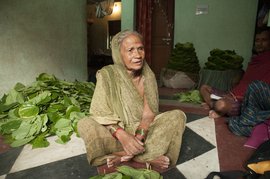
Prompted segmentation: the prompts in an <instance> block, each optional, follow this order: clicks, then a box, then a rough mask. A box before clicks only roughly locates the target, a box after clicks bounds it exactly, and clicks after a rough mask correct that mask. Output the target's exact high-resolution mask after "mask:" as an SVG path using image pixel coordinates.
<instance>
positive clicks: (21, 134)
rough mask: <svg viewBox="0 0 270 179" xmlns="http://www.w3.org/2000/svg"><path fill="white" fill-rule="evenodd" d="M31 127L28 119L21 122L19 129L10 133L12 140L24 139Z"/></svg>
mask: <svg viewBox="0 0 270 179" xmlns="http://www.w3.org/2000/svg"><path fill="white" fill-rule="evenodd" d="M31 127H32V125H31V124H30V120H29V119H28V120H23V121H22V123H21V125H20V127H19V128H18V129H17V130H15V131H14V132H13V133H12V137H13V139H15V140H20V139H24V138H26V136H27V135H28V133H29V132H30V129H31Z"/></svg>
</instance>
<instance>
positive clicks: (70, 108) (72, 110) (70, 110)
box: [66, 105, 81, 119]
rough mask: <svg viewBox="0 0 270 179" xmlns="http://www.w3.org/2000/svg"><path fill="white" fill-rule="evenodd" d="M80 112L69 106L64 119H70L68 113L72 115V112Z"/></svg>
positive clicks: (77, 108)
mask: <svg viewBox="0 0 270 179" xmlns="http://www.w3.org/2000/svg"><path fill="white" fill-rule="evenodd" d="M80 111H81V110H80V108H79V107H78V106H73V105H71V106H69V107H68V108H67V110H66V118H68V119H69V118H70V113H72V112H80Z"/></svg>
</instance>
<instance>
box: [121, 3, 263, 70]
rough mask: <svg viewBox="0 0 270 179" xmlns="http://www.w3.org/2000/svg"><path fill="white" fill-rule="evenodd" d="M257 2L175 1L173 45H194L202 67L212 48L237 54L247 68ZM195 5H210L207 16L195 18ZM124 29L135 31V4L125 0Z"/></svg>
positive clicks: (196, 16) (123, 12)
mask: <svg viewBox="0 0 270 179" xmlns="http://www.w3.org/2000/svg"><path fill="white" fill-rule="evenodd" d="M257 3H258V1H256V0H175V24H174V27H175V28H174V43H175V44H176V43H177V42H181V43H184V42H192V43H193V44H194V46H195V48H196V52H197V56H198V58H199V60H200V65H201V66H202V67H203V66H204V63H205V62H206V61H207V57H208V56H209V52H210V50H212V49H213V48H220V49H224V50H225V49H231V50H235V51H236V52H237V53H238V54H239V55H241V56H243V57H244V59H245V61H244V63H243V64H244V68H246V65H247V63H248V62H249V60H250V57H251V49H252V45H253V36H254V27H255V21H256V13H257ZM196 5H208V14H205V15H195V11H196ZM122 7H123V11H122V29H126V28H130V29H132V28H134V24H135V23H134V19H133V17H131V15H133V13H134V11H133V8H134V1H133V0H132V1H129V0H122Z"/></svg>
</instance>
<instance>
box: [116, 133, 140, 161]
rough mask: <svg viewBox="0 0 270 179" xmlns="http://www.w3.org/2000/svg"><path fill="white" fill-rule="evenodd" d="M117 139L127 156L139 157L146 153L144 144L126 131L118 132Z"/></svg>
mask: <svg viewBox="0 0 270 179" xmlns="http://www.w3.org/2000/svg"><path fill="white" fill-rule="evenodd" d="M116 137H117V139H118V140H119V142H120V143H121V144H122V146H123V148H124V150H125V152H126V153H127V155H133V156H134V155H138V154H140V153H143V152H144V151H145V149H144V146H143V145H144V144H143V142H141V141H140V140H139V139H137V138H136V137H135V136H133V135H130V134H129V133H127V132H126V131H124V130H121V131H118V132H117V133H116Z"/></svg>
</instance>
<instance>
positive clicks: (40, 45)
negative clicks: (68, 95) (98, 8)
mask: <svg viewBox="0 0 270 179" xmlns="http://www.w3.org/2000/svg"><path fill="white" fill-rule="evenodd" d="M43 72H46V73H49V74H54V75H55V76H56V77H58V78H60V79H66V80H69V81H73V80H75V79H78V80H86V79H87V38H86V0H57V1H55V0H46V1H37V0H27V1H26V0H0V97H1V96H2V95H3V94H4V93H6V92H7V91H8V90H9V89H10V88H12V87H13V86H14V85H15V84H16V83H17V82H22V83H23V84H29V83H31V82H33V81H34V80H35V77H36V76H37V75H38V74H40V73H43Z"/></svg>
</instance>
